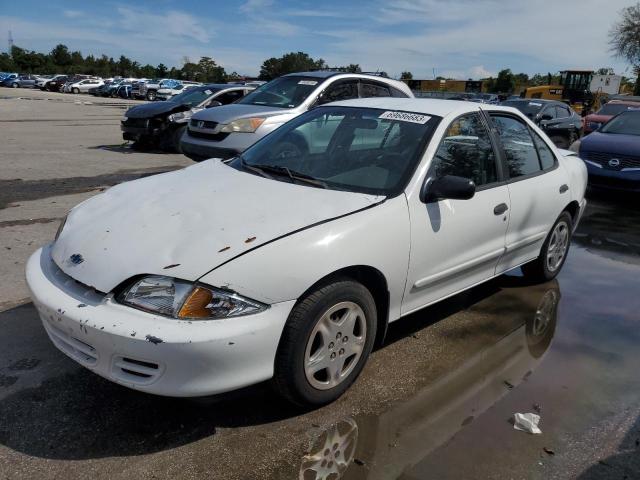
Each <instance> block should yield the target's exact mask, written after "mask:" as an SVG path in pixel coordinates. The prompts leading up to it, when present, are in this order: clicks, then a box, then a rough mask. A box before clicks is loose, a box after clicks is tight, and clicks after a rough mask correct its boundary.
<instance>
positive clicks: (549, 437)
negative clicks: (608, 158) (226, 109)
mask: <svg viewBox="0 0 640 480" xmlns="http://www.w3.org/2000/svg"><path fill="white" fill-rule="evenodd" d="M130 103H133V102H129V101H124V100H111V99H95V98H93V97H89V96H74V95H65V94H53V93H43V92H40V91H30V90H22V89H18V90H13V89H1V90H0V167H1V168H0V276H1V278H2V279H3V281H2V282H1V283H0V478H12V479H13V478H43V479H44V478H91V479H101V478H122V479H125V478H126V479H128V478H209V479H218V478H220V479H263V478H276V479H297V478H305V479H306V478H315V477H314V476H312V475H311V474H310V471H307V474H306V475H304V474H303V475H302V476H301V473H300V472H301V471H302V472H304V470H305V468H308V467H309V466H310V465H311V464H312V463H313V461H314V459H317V458H320V459H322V456H323V455H324V454H325V453H326V452H325V448H322V447H323V446H324V442H325V441H326V439H327V438H328V437H330V435H331V434H333V435H334V436H335V437H332V438H338V439H340V441H341V442H344V447H345V455H347V456H348V457H349V458H350V459H352V460H353V461H352V462H351V463H350V465H349V466H348V467H345V468H342V465H341V464H340V462H338V465H337V466H335V468H336V471H339V472H340V474H341V475H342V476H341V477H340V478H347V479H365V478H367V479H392V478H402V479H407V480H408V479H416V480H418V479H427V478H434V479H443V478H451V479H460V478H518V479H519V478H532V479H549V478H583V479H596V478H616V479H622V478H628V479H631V478H640V447H639V445H640V403H639V402H638V399H639V398H640V395H639V393H640V377H639V376H638V368H637V362H638V361H637V353H638V346H639V345H640V328H639V327H640V317H639V316H638V313H637V312H638V311H640V296H638V287H637V278H638V275H639V274H640V213H638V211H637V208H635V205H637V200H638V199H637V198H631V199H630V198H625V197H619V196H616V197H613V198H612V197H611V196H610V195H604V194H598V195H591V196H590V199H589V202H590V203H589V207H588V211H587V212H586V214H585V217H584V219H583V222H582V224H581V226H580V228H579V230H578V232H577V234H576V236H575V237H574V242H573V244H572V249H571V251H570V253H569V257H568V260H567V263H566V265H565V267H564V269H563V271H562V273H561V274H560V276H559V277H558V279H557V281H553V282H550V283H547V284H543V285H527V284H525V283H524V282H523V280H522V279H521V278H520V277H519V276H518V272H515V273H514V275H511V276H504V277H502V278H499V279H497V280H495V281H493V282H490V283H488V284H485V285H483V286H480V287H478V288H475V289H473V290H471V291H469V292H467V293H465V294H463V295H458V296H456V297H454V298H451V299H449V300H447V301H445V302H442V303H440V304H438V305H436V306H434V307H430V308H428V309H425V310H423V311H421V312H418V313H417V314H414V315H412V316H410V317H409V318H407V319H405V320H403V321H402V322H398V323H396V324H394V325H392V326H391V327H390V332H389V338H388V340H387V342H386V344H385V345H384V346H383V347H382V348H380V349H379V350H377V351H376V352H374V354H373V356H372V358H371V361H370V362H369V364H368V365H367V367H366V368H365V370H364V372H363V374H362V376H361V377H360V379H359V380H358V381H357V383H356V384H355V385H354V386H353V388H352V389H351V390H350V391H349V392H348V394H347V395H345V396H344V397H343V398H341V399H340V400H339V401H338V402H336V403H335V404H332V405H330V406H327V407H324V408H321V409H318V410H315V411H301V410H296V409H293V408H292V407H290V406H288V405H286V404H284V403H283V402H282V401H280V400H279V399H278V398H277V397H276V396H274V395H273V394H272V393H271V391H270V389H269V387H268V385H258V386H256V387H253V388H250V389H247V390H245V391H243V392H238V393H235V394H232V395H227V396H223V397H218V398H209V399H199V400H177V399H167V398H160V397H154V396H150V395H145V394H141V393H138V392H134V391H130V390H127V389H125V388H123V387H120V386H117V385H115V384H112V383H110V382H108V381H106V380H104V379H102V378H100V377H97V376H96V375H94V374H92V373H91V372H89V371H87V370H85V369H83V368H81V367H79V366H78V365H77V364H76V363H74V362H73V361H71V360H70V359H68V358H67V357H65V356H64V355H63V354H62V353H60V352H59V351H58V350H56V349H55V348H54V347H53V345H52V344H51V343H50V342H49V340H48V338H47V337H46V334H45V332H44V330H43V329H42V327H41V325H40V323H39V320H38V318H37V315H36V312H35V309H34V308H33V306H32V305H31V303H30V301H29V299H28V291H27V289H26V285H25V282H24V278H23V277H24V273H23V270H24V265H25V262H26V259H27V258H28V255H30V254H31V253H32V252H33V251H34V250H35V249H36V248H37V247H38V246H40V245H43V244H45V243H47V242H49V241H50V240H51V239H52V238H53V236H54V233H55V231H56V229H57V227H58V221H59V219H60V218H61V217H63V216H64V215H65V213H66V212H67V210H68V209H69V208H70V207H72V206H73V205H75V204H77V203H79V202H81V201H82V200H84V199H86V198H88V197H90V196H92V195H95V194H96V193H99V192H100V191H101V190H102V189H104V188H108V187H109V186H110V185H114V184H117V183H119V182H122V181H128V180H133V179H136V178H140V177H142V176H145V175H150V174H154V173H158V172H164V171H169V170H173V169H176V168H181V167H185V166H188V165H190V164H191V161H190V160H188V159H186V158H185V157H183V156H181V155H170V154H165V153H161V152H149V153H138V152H133V151H132V150H130V149H129V148H128V147H127V146H126V145H124V144H123V143H122V137H121V134H120V130H119V119H120V117H121V116H122V114H123V112H124V109H125V108H126V107H127V105H128V104H130ZM630 205H631V207H630ZM536 319H537V321H538V322H540V319H543V320H544V322H543V323H544V325H546V327H545V329H544V330H543V334H542V335H539V336H537V337H536V336H534V335H532V329H533V328H534V327H533V326H534V325H535V321H536ZM515 412H522V413H524V412H539V414H540V415H541V417H542V420H541V425H540V426H541V428H542V431H543V434H542V435H535V436H534V435H529V434H526V433H523V432H519V431H516V430H514V429H513V426H512V424H511V423H510V422H509V419H510V418H511V417H512V416H513V413H515ZM330 460H331V459H330V458H328V457H327V461H326V462H325V465H328V462H329V461H330ZM320 461H321V460H320ZM328 468H329V467H328ZM331 468H333V467H331ZM318 478H322V477H318ZM335 478H338V477H335Z"/></svg>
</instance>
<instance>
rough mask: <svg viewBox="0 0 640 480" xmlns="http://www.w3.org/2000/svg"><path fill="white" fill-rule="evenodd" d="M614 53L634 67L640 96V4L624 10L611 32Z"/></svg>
mask: <svg viewBox="0 0 640 480" xmlns="http://www.w3.org/2000/svg"><path fill="white" fill-rule="evenodd" d="M609 45H610V47H611V50H612V52H613V53H614V54H615V55H616V56H617V57H621V58H624V59H625V60H626V61H627V62H629V63H630V64H631V65H633V69H634V72H635V73H636V84H635V87H634V92H633V93H634V94H635V95H640V3H636V4H635V5H631V6H630V7H626V8H624V9H622V11H621V12H620V19H619V20H618V21H617V22H616V23H614V25H613V27H612V28H611V30H610V31H609Z"/></svg>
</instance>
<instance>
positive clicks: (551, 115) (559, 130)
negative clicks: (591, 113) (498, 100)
mask: <svg viewBox="0 0 640 480" xmlns="http://www.w3.org/2000/svg"><path fill="white" fill-rule="evenodd" d="M502 105H504V106H506V107H514V108H517V109H518V110H520V111H521V112H522V113H524V114H525V115H526V116H527V117H529V118H530V119H531V120H533V121H534V122H535V123H536V125H538V126H539V127H540V128H541V129H542V130H544V132H545V133H546V134H547V135H549V138H550V139H551V141H552V142H553V143H555V144H556V146H557V147H558V148H563V149H567V148H569V146H570V145H571V144H572V143H573V142H574V141H576V140H577V139H578V138H580V136H581V135H582V118H581V117H580V115H578V114H577V113H576V112H575V111H574V110H573V109H572V108H571V107H570V106H568V105H567V104H566V103H562V102H558V101H555V100H542V99H539V98H535V99H531V98H527V99H519V100H507V101H504V102H502Z"/></svg>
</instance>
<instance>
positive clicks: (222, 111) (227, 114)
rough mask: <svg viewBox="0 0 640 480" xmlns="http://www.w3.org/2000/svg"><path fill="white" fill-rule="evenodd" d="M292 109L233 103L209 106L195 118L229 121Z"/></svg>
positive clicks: (210, 120) (277, 113) (281, 112)
mask: <svg viewBox="0 0 640 480" xmlns="http://www.w3.org/2000/svg"><path fill="white" fill-rule="evenodd" d="M291 110H292V109H289V108H279V107H267V106H265V105H245V104H242V103H232V104H230V105H222V106H220V107H216V108H208V109H205V110H201V111H200V112H198V113H196V114H195V115H194V116H193V117H192V118H193V119H194V120H207V121H209V122H218V123H224V124H226V123H229V122H231V121H232V120H236V119H238V118H244V117H271V116H273V115H282V114H283V113H289V112H290V111H291Z"/></svg>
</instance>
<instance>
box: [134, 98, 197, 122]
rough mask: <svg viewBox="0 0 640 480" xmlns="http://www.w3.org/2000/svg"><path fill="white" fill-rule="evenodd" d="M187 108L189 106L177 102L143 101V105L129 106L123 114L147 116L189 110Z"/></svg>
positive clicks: (139, 116)
mask: <svg viewBox="0 0 640 480" xmlns="http://www.w3.org/2000/svg"><path fill="white" fill-rule="evenodd" d="M189 108H190V107H189V106H188V105H183V104H181V103H178V102H171V101H165V102H151V103H145V104H144V105H136V106H135V107H131V108H130V109H129V110H127V113H125V116H126V117H129V118H149V117H155V116H156V115H162V114H165V113H173V112H182V111H185V110H189Z"/></svg>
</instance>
